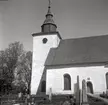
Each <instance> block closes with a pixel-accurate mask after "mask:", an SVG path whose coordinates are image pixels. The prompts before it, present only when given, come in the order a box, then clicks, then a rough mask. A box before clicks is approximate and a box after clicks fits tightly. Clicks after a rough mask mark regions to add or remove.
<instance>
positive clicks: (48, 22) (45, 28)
mask: <svg viewBox="0 0 108 105" xmlns="http://www.w3.org/2000/svg"><path fill="white" fill-rule="evenodd" d="M48 1H49V5H48V12H47V14H46V19H45V21H44V23H43V25H42V26H41V27H42V32H56V28H57V26H56V24H55V23H54V20H53V14H52V13H51V0H48Z"/></svg>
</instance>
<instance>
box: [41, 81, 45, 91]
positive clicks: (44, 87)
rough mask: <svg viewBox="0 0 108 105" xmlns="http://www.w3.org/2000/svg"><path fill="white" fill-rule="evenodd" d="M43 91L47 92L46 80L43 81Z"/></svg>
mask: <svg viewBox="0 0 108 105" xmlns="http://www.w3.org/2000/svg"><path fill="white" fill-rule="evenodd" d="M41 92H46V81H42V83H41Z"/></svg>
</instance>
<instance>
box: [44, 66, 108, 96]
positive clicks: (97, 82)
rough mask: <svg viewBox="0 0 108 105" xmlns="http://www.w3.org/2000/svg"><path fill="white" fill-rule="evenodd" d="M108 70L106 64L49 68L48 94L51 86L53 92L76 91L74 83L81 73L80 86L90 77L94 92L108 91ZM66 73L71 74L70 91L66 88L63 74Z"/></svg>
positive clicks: (70, 92)
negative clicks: (107, 78)
mask: <svg viewBox="0 0 108 105" xmlns="http://www.w3.org/2000/svg"><path fill="white" fill-rule="evenodd" d="M106 72H108V68H105V67H104V66H92V67H72V68H60V69H48V70H47V86H46V94H49V89H50V88H52V93H53V94H72V93H74V84H75V83H76V82H77V75H79V80H80V88H82V80H83V79H85V80H86V81H88V78H89V79H90V81H91V82H92V84H93V91H94V93H101V92H103V91H106V77H105V74H106ZM66 73H68V74H69V75H70V76H71V90H68V91H66V90H64V78H63V75H64V74H66Z"/></svg>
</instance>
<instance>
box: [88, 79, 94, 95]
mask: <svg viewBox="0 0 108 105" xmlns="http://www.w3.org/2000/svg"><path fill="white" fill-rule="evenodd" d="M87 92H88V93H92V94H93V85H92V82H90V81H89V82H87Z"/></svg>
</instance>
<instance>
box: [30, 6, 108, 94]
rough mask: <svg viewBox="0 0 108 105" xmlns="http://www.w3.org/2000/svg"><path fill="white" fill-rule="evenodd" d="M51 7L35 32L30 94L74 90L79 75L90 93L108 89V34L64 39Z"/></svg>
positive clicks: (62, 92) (66, 92)
mask: <svg viewBox="0 0 108 105" xmlns="http://www.w3.org/2000/svg"><path fill="white" fill-rule="evenodd" d="M50 9H51V7H50V6H49V7H48V12H47V14H46V19H45V21H44V23H43V25H42V26H41V32H40V33H34V34H33V35H32V36H33V63H32V77H31V95H38V94H44V95H48V94H49V92H50V91H51V92H52V94H54V95H58V94H63V95H65V94H74V92H75V84H76V82H77V76H79V83H80V88H81V87H82V80H83V79H85V80H86V83H87V91H88V92H90V93H93V94H95V93H102V92H106V91H107V89H108V35H102V36H93V37H84V38H76V39H65V40H64V39H62V37H61V35H60V34H59V32H58V31H57V26H56V24H55V23H54V21H53V14H52V13H51V10H50Z"/></svg>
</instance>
